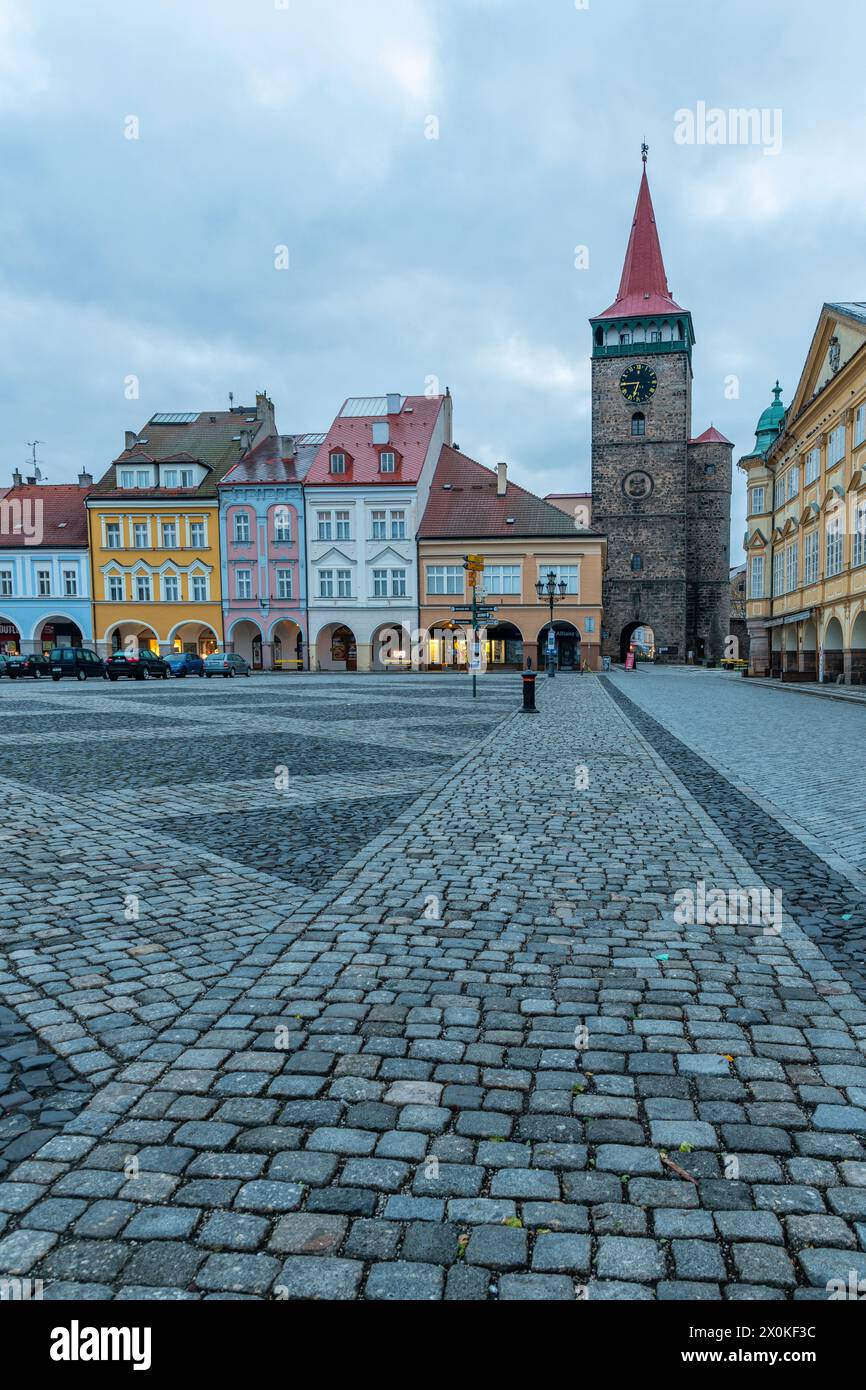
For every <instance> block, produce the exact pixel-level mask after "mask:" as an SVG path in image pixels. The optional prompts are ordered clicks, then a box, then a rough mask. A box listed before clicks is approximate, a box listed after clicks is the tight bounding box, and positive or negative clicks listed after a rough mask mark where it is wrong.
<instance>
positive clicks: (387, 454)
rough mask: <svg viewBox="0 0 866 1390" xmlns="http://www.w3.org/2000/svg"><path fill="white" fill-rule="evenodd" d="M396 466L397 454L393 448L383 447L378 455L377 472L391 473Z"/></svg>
mask: <svg viewBox="0 0 866 1390" xmlns="http://www.w3.org/2000/svg"><path fill="white" fill-rule="evenodd" d="M396 467H397V455H396V454H395V453H394V451H393V449H383V450H382V452H381V454H380V455H379V472H380V473H393V472H394V470H395V469H396Z"/></svg>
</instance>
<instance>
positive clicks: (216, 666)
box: [204, 652, 250, 680]
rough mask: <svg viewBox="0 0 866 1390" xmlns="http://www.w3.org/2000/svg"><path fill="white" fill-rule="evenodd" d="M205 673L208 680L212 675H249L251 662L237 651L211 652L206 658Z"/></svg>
mask: <svg viewBox="0 0 866 1390" xmlns="http://www.w3.org/2000/svg"><path fill="white" fill-rule="evenodd" d="M204 673H205V675H206V676H207V678H208V680H210V678H211V676H248V675H249V674H250V663H249V662H248V661H245V660H244V658H243V657H242V656H239V655H238V653H237V652H211V654H210V656H208V657H206V658H205V663H204Z"/></svg>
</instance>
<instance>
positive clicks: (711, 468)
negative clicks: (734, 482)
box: [704, 463, 716, 478]
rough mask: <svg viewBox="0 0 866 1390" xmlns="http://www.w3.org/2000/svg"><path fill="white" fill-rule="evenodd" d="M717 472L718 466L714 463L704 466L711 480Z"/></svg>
mask: <svg viewBox="0 0 866 1390" xmlns="http://www.w3.org/2000/svg"><path fill="white" fill-rule="evenodd" d="M715 471H716V465H715V464H714V463H705V464H704V472H705V473H706V475H707V477H708V478H711V477H712V476H713V474H714V473H715Z"/></svg>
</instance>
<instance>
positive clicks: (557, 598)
mask: <svg viewBox="0 0 866 1390" xmlns="http://www.w3.org/2000/svg"><path fill="white" fill-rule="evenodd" d="M567 588H568V585H567V584H566V582H565V580H564V579H560V580H559V581H557V578H556V574H555V572H554V571H553V570H548V571H547V578H546V579H539V581H538V583H537V584H536V586H535V592H536V593H537V594H538V602H539V603H547V604H548V605H549V607H550V628H549V629H548V638H547V674H548V675H549V676H555V675H556V647H555V645H554V646H553V647H552V648H551V642H550V633H553V632H554V626H553V605H554V604H555V603H562V601H563V599H564V598H565V591H566V589H567ZM554 641H555V637H554Z"/></svg>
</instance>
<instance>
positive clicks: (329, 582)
mask: <svg viewBox="0 0 866 1390" xmlns="http://www.w3.org/2000/svg"><path fill="white" fill-rule="evenodd" d="M318 573H319V598H333V597H334V571H333V570H332V569H323V570H319V572H318Z"/></svg>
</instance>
